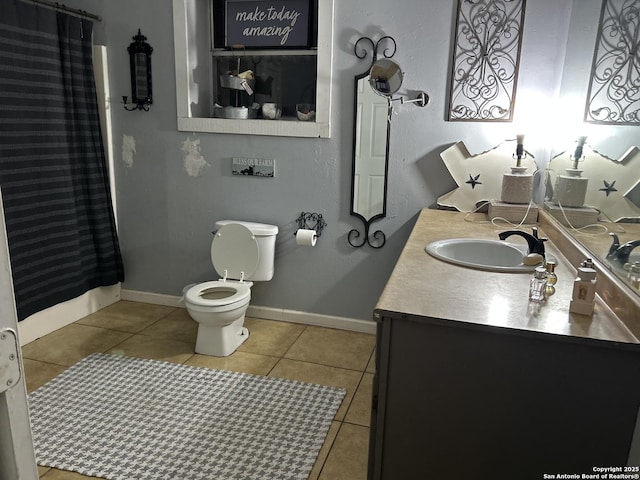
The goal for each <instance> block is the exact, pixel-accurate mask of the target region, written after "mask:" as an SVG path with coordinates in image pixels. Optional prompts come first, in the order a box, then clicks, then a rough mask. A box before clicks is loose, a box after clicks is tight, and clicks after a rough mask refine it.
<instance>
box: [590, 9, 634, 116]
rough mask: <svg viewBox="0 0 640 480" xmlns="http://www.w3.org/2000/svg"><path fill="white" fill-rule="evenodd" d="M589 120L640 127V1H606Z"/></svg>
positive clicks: (595, 55) (600, 28)
mask: <svg viewBox="0 0 640 480" xmlns="http://www.w3.org/2000/svg"><path fill="white" fill-rule="evenodd" d="M585 121H587V122H591V123H604V124H617V125H640V2H638V0H603V2H602V12H601V14H600V25H599V30H598V39H597V47H596V51H595V54H594V58H593V67H592V70H591V80H590V82H589V93H588V95H587V105H586V111H585Z"/></svg>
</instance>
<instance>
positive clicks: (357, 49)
mask: <svg viewBox="0 0 640 480" xmlns="http://www.w3.org/2000/svg"><path fill="white" fill-rule="evenodd" d="M386 42H388V43H390V44H391V46H390V47H388V48H385V49H384V50H382V55H383V57H384V58H386V59H389V58H391V57H393V55H394V54H395V52H396V41H395V40H394V39H393V37H390V36H388V35H385V36H383V37H381V38H380V39H379V40H378V41H377V42H374V41H373V40H372V39H370V38H369V37H360V38H359V39H358V40H357V41H356V43H355V45H354V53H355V55H356V57H358V58H359V59H361V60H362V59H364V58H366V57H367V55H368V53H367V49H366V48H365V47H364V46H363V44H371V50H372V59H371V64H370V65H369V68H368V69H367V70H365V71H364V72H362V73H360V74H359V75H356V76H355V77H354V87H353V92H354V96H353V105H354V116H353V147H352V163H351V202H350V210H349V213H350V214H351V215H352V216H354V217H357V218H359V219H360V220H362V223H363V228H364V233H361V232H360V231H359V230H358V229H357V228H353V229H351V230H350V231H349V233H348V234H347V241H348V242H349V245H351V246H352V247H356V248H359V247H362V246H364V244H365V243H367V244H369V246H370V247H372V248H382V247H383V246H384V244H385V243H386V236H385V234H384V232H382V230H376V231H375V232H373V233H370V231H371V224H372V223H373V222H375V221H377V220H380V219H381V218H385V217H386V216H387V183H388V178H389V139H390V136H391V123H390V121H389V117H388V116H387V135H386V144H385V160H384V189H383V194H382V212H381V213H378V214H375V215H373V216H372V217H370V218H365V217H364V216H362V215H361V214H360V213H358V212H355V211H354V195H355V188H356V182H355V179H356V175H355V173H356V138H358V130H357V129H358V125H359V122H358V114H357V112H358V82H359V81H360V80H363V79H365V78H367V77H368V76H369V75H370V73H371V69H372V68H373V66H374V64H375V63H376V61H377V60H378V49H379V48H380V46H381V45H382V44H384V43H386ZM366 85H367V86H368V87H369V88H371V89H372V90H374V89H373V87H371V85H370V83H369V82H366ZM374 91H375V90H374ZM376 93H377V94H379V95H381V94H380V93H379V92H377V91H376ZM387 100H388V102H389V105H391V96H388V97H387ZM361 236H362V238H360V237H361Z"/></svg>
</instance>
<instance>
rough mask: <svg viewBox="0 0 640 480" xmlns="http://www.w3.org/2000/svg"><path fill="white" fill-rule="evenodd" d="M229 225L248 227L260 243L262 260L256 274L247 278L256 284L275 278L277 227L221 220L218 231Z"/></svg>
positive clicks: (218, 223)
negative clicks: (235, 224) (236, 224)
mask: <svg viewBox="0 0 640 480" xmlns="http://www.w3.org/2000/svg"><path fill="white" fill-rule="evenodd" d="M229 223H239V224H240V225H244V226H245V227H247V228H248V229H249V230H250V231H251V233H253V235H255V237H256V241H257V242H258V249H259V250H260V259H259V261H258V268H257V269H256V272H255V273H254V274H253V275H252V276H250V277H247V278H245V280H252V281H254V282H267V281H269V280H271V279H272V278H273V266H274V255H275V250H276V235H277V234H278V226H277V225H269V224H266V223H256V222H242V221H239V220H219V221H217V222H216V230H219V229H220V228H221V227H223V226H224V225H228V224H229Z"/></svg>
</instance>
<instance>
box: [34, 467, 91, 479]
mask: <svg viewBox="0 0 640 480" xmlns="http://www.w3.org/2000/svg"><path fill="white" fill-rule="evenodd" d="M40 478H42V479H44V480H85V479H87V478H100V477H88V476H86V475H82V474H80V473H76V472H68V471H66V470H58V469H57V468H52V469H50V470H49V471H47V472H46V473H45V474H44V475H41V476H40Z"/></svg>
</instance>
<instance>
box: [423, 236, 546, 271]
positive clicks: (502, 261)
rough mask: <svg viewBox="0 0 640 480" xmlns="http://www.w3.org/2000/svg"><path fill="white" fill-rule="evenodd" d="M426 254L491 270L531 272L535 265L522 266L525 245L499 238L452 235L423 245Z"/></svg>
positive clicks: (467, 265)
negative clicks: (489, 238)
mask: <svg viewBox="0 0 640 480" xmlns="http://www.w3.org/2000/svg"><path fill="white" fill-rule="evenodd" d="M425 250H426V251H427V253H428V254H429V255H431V256H433V257H435V258H438V259H440V260H443V261H445V262H449V263H454V264H456V265H461V266H463V267H468V268H475V269H478V270H490V271H492V272H531V271H533V270H534V269H535V267H536V265H525V264H523V263H522V260H523V258H524V257H525V256H526V255H527V246H526V245H522V246H521V245H515V244H513V243H507V242H504V241H502V240H484V239H474V238H451V239H448V240H438V241H437V242H432V243H430V244H428V245H427V246H426V247H425Z"/></svg>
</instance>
